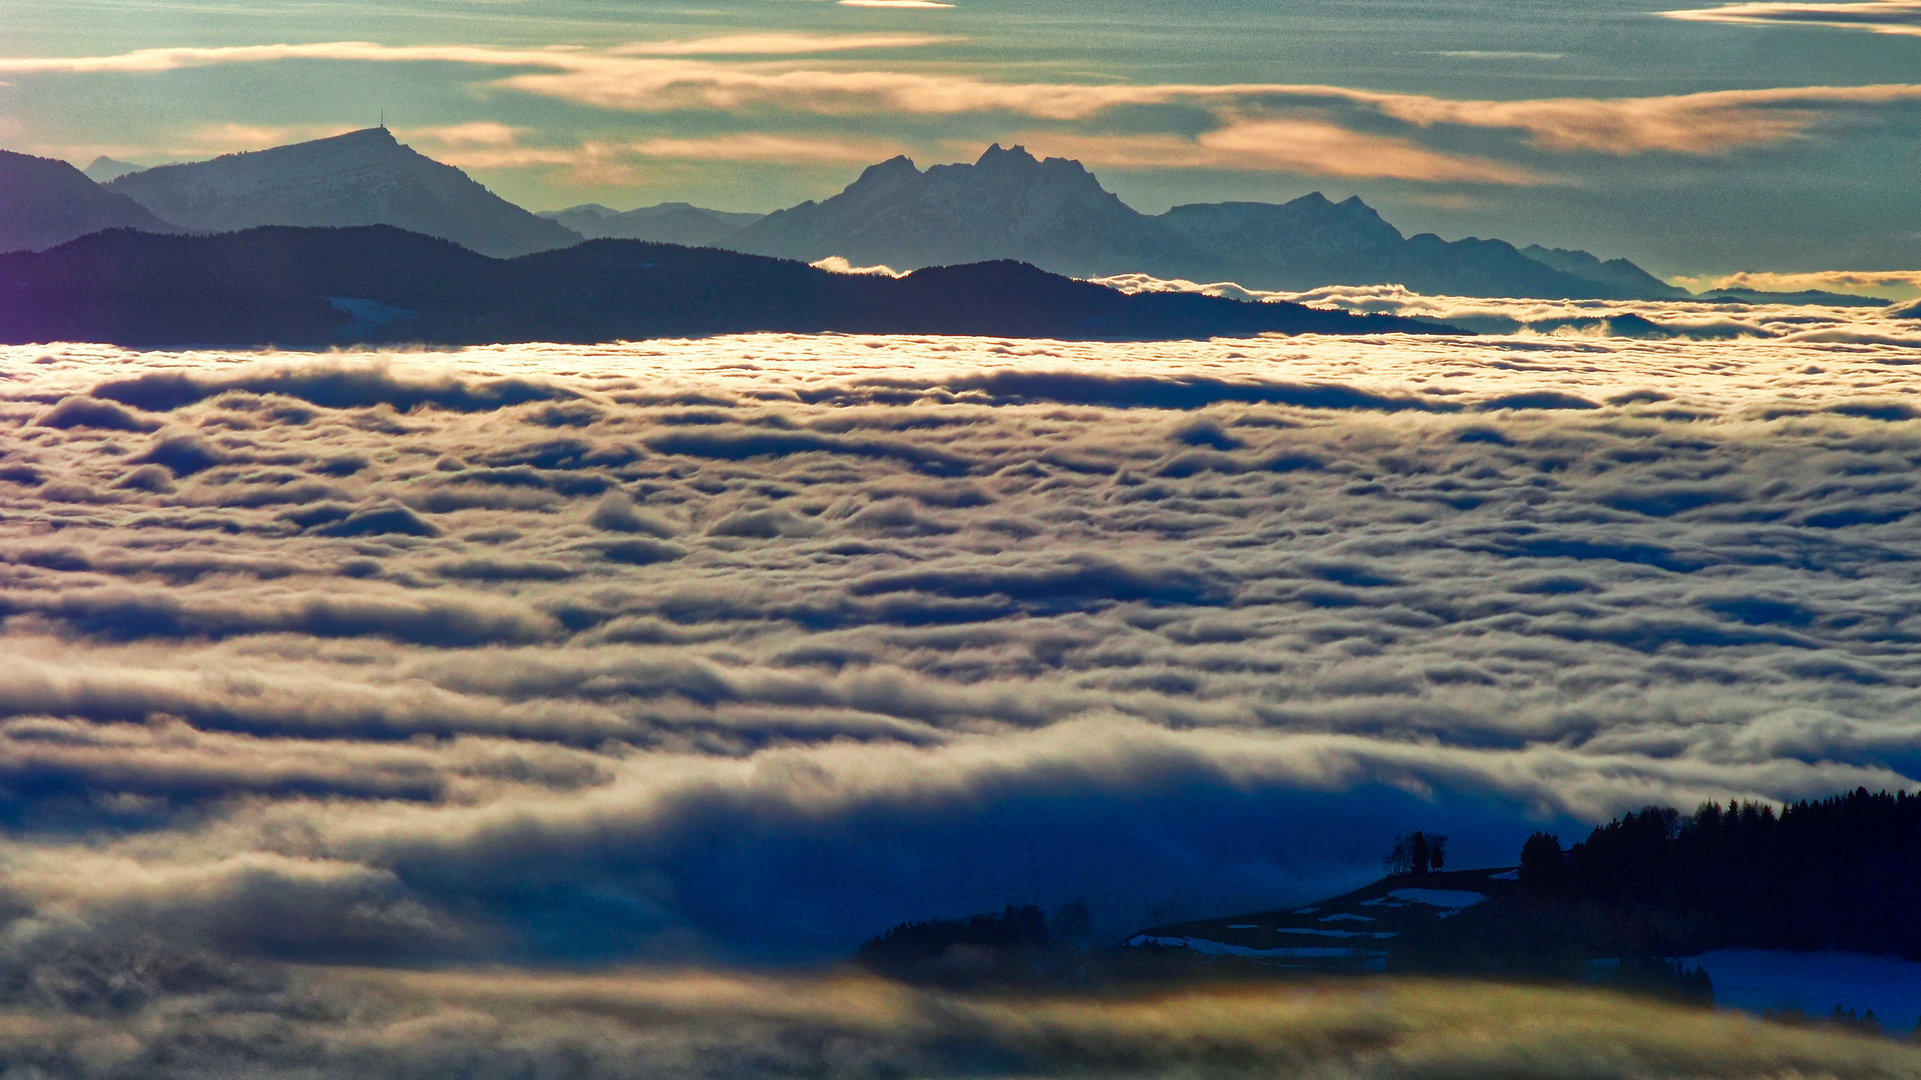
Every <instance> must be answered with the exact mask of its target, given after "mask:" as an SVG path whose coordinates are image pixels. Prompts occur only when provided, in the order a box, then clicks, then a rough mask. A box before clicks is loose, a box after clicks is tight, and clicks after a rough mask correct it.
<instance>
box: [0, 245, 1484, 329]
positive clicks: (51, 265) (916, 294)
mask: <svg viewBox="0 0 1921 1080" xmlns="http://www.w3.org/2000/svg"><path fill="white" fill-rule="evenodd" d="M753 331H776V332H786V333H821V332H827V331H839V332H844V333H871V334H978V335H987V336H997V337H1045V338H1063V339H1081V340H1110V339H1132V340H1140V339H1169V338H1207V337H1239V336H1251V335H1254V334H1261V333H1270V332H1277V333H1336V334H1343V333H1344V334H1378V333H1397V332H1398V333H1456V332H1458V331H1456V330H1454V329H1453V328H1452V327H1445V326H1441V325H1439V324H1436V323H1431V322H1420V321H1416V320H1413V319H1402V318H1396V317H1392V316H1384V315H1354V314H1351V313H1348V312H1344V311H1331V310H1324V309H1320V308H1310V307H1303V306H1301V305H1299V304H1286V303H1259V304H1257V303H1244V302H1241V301H1236V300H1227V299H1223V298H1220V297H1214V296H1203V295H1200V294H1196V293H1141V294H1138V295H1129V294H1127V293H1122V292H1119V291H1117V290H1114V289H1109V288H1107V287H1106V286H1103V285H1097V284H1094V283H1093V282H1087V281H1076V280H1074V279H1072V278H1066V277H1061V276H1059V275H1055V274H1049V273H1047V272H1045V271H1043V270H1037V269H1035V268H1034V267H1032V266H1028V265H1026V264H1024V263H1017V262H1012V261H1007V260H1002V261H998V262H986V263H976V264H972V265H968V266H954V267H936V268H931V269H926V270H921V271H918V272H916V273H913V274H909V275H907V276H906V277H902V278H894V277H890V276H886V275H873V274H837V273H832V272H830V271H827V270H821V269H818V268H815V267H812V266H808V265H806V264H804V263H799V262H793V261H790V260H784V259H772V258H767V257H765V256H759V255H744V254H741V253H739V252H733V251H723V250H720V249H717V248H691V247H683V246H679V245H672V244H649V243H644V242H641V241H637V240H589V241H586V242H584V243H581V244H577V245H575V246H573V247H569V248H564V249H559V250H552V251H543V252H538V253H536V254H532V255H524V256H521V257H519V258H516V259H493V258H489V257H487V256H485V255H480V254H477V253H475V252H473V251H470V250H468V249H466V248H464V247H461V246H459V245H457V244H454V243H452V242H450V241H446V240H440V239H435V238H433V237H428V236H422V235H420V234H418V233H411V232H406V231H403V230H401V229H396V228H393V227H391V226H385V225H376V226H358V227H352V228H341V229H331V228H297V227H284V226H276V227H264V228H258V229H248V230H245V231H243V232H237V233H222V234H218V235H213V236H167V235H156V234H153V233H145V232H138V231H135V230H132V229H116V230H110V231H106V232H99V233H93V234H91V235H89V236H84V237H81V238H80V239H78V240H73V241H70V242H68V243H66V244H63V245H61V246H59V247H56V248H53V249H51V250H48V251H43V252H15V253H13V254H9V255H0V342H5V343H10V344H26V343H33V342H47V341H99V342H110V343H113V344H119V345H127V346H134V347H160V346H171V345H194V344H220V345H266V344H277V345H283V346H305V347H311V346H323V347H324V346H329V345H342V344H350V343H356V342H397V341H398V342H419V343H428V344H444V345H467V344H487V343H504V342H522V341H555V342H580V343H587V342H603V341H620V340H636V339H643V338H659V337H695V336H703V335H709V334H725V333H747V332H753Z"/></svg>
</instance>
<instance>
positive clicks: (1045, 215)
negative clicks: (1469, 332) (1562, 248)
mask: <svg viewBox="0 0 1921 1080" xmlns="http://www.w3.org/2000/svg"><path fill="white" fill-rule="evenodd" d="M720 243H721V244H722V245H723V246H725V247H729V248H733V249H735V250H738V251H750V252H755V253H758V254H762V255H779V256H782V257H785V258H791V259H801V260H805V261H814V260H818V259H822V258H826V257H828V256H830V255H839V256H841V257H843V258H845V259H847V260H848V261H850V262H852V263H854V264H856V265H869V264H877V263H878V264H884V265H887V266H890V267H894V268H896V269H915V268H918V267H923V266H937V265H942V264H948V263H961V262H975V261H979V260H981V259H987V258H1011V259H1019V260H1021V261H1023V262H1029V263H1032V264H1034V265H1035V266H1038V267H1040V268H1042V269H1044V270H1051V271H1054V272H1055V273H1060V274H1068V275H1072V276H1075V277H1100V276H1105V275H1110V274H1123V273H1136V272H1139V273H1147V274H1152V275H1154V276H1156V277H1164V278H1187V279H1191V280H1195V281H1233V282H1237V283H1239V284H1241V285H1245V286H1247V287H1249V288H1258V289H1310V288H1315V287H1318V286H1322V285H1374V284H1401V285H1405V286H1407V287H1408V288H1410V289H1413V290H1415V291H1417V292H1427V293H1447V294H1455V295H1470V296H1524V297H1553V298H1561V297H1575V298H1596V299H1668V298H1672V297H1676V296H1685V295H1687V294H1686V293H1685V292H1683V291H1682V290H1679V289H1675V288H1673V287H1671V286H1669V285H1666V284H1665V283H1663V282H1661V281H1660V280H1659V279H1657V278H1655V277H1654V276H1653V275H1651V274H1648V273H1646V272H1645V271H1642V270H1641V269H1640V268H1639V267H1636V266H1634V265H1633V264H1632V263H1628V262H1626V261H1625V260H1617V261H1615V262H1612V263H1602V262H1601V261H1600V260H1599V259H1596V258H1595V257H1594V256H1592V255H1587V253H1585V252H1570V253H1565V254H1566V255H1568V256H1570V257H1568V258H1562V259H1558V260H1557V261H1558V262H1559V264H1560V265H1558V266H1555V265H1548V264H1547V263H1544V262H1540V261H1537V260H1535V259H1532V258H1529V257H1528V256H1527V255H1525V254H1523V253H1521V252H1520V251H1518V250H1516V249H1515V248H1514V246H1513V245H1512V244H1508V243H1506V242H1504V241H1500V240H1478V239H1471V238H1470V239H1466V240H1457V241H1453V242H1449V241H1446V240H1442V239H1441V238H1440V237H1438V236H1435V235H1434V234H1432V233H1423V234H1421V235H1419V236H1414V237H1406V236H1403V235H1402V234H1401V232H1400V230H1398V229H1396V228H1394V226H1392V225H1390V224H1388V223H1387V222H1386V221H1383V220H1382V219H1381V216H1380V215H1379V214H1378V213H1376V212H1375V211H1374V209H1373V208H1372V207H1370V206H1368V205H1367V204H1366V203H1364V202H1362V201H1361V200H1360V199H1358V198H1350V199H1347V200H1345V201H1343V202H1338V203H1336V202H1331V201H1329V200H1328V199H1327V198H1326V197H1325V196H1323V195H1321V194H1320V193H1319V192H1315V193H1313V194H1310V195H1304V196H1302V197H1301V198H1298V199H1295V200H1293V201H1292V202H1287V203H1282V204H1278V205H1277V204H1273V203H1253V202H1237V203H1202V204H1194V205H1188V206H1177V207H1174V208H1173V209H1172V210H1169V211H1168V212H1167V213H1165V214H1161V215H1158V216H1149V215H1146V214H1142V213H1140V212H1138V211H1136V210H1135V209H1133V208H1132V207H1130V206H1128V205H1127V204H1126V203H1124V202H1122V201H1121V200H1120V198H1119V197H1118V196H1116V195H1114V194H1113V193H1112V192H1109V191H1107V190H1106V189H1104V188H1102V187H1101V185H1100V181H1099V180H1098V179H1096V178H1095V176H1094V174H1092V173H1090V172H1088V171H1087V170H1086V169H1085V168H1083V167H1082V166H1081V164H1080V163H1079V162H1077V161H1070V160H1067V159H1066V158H1047V159H1046V160H1044V161H1043V160H1037V159H1036V158H1035V157H1034V156H1033V155H1032V154H1029V153H1028V152H1027V151H1026V150H1025V149H1024V148H1022V147H1019V146H1016V147H1013V148H1012V149H1002V148H1001V147H1000V146H999V145H998V144H996V145H994V146H992V147H989V148H988V150H987V152H986V153H984V154H982V155H981V157H980V160H979V161H977V162H975V163H974V164H972V165H935V166H933V167H931V168H928V169H926V170H925V171H923V170H921V169H919V168H917V167H915V165H914V163H913V162H912V161H909V160H908V159H907V158H905V157H897V158H894V159H892V160H890V161H884V162H881V163H880V164H878V165H873V166H870V167H869V168H868V169H867V170H866V171H865V172H863V173H862V174H861V175H860V178H859V179H858V180H856V181H854V182H853V183H852V184H850V185H848V187H847V189H846V190H845V191H842V192H841V193H840V194H838V195H835V196H834V197H832V198H830V199H827V200H825V201H823V202H818V203H816V202H805V203H802V204H800V205H799V206H795V207H792V208H790V209H787V210H778V211H775V212H774V213H772V214H769V215H767V216H766V217H764V218H762V219H760V220H759V221H757V222H754V223H753V224H751V225H748V226H747V227H745V228H743V229H741V230H740V231H739V232H737V233H734V234H733V235H732V236H729V237H727V238H726V239H724V240H722V241H720ZM1590 263H1591V264H1592V269H1590V266H1589V264H1590Z"/></svg>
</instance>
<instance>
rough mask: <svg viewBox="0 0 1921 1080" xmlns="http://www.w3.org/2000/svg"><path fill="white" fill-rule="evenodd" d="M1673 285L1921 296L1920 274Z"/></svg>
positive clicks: (1690, 280)
mask: <svg viewBox="0 0 1921 1080" xmlns="http://www.w3.org/2000/svg"><path fill="white" fill-rule="evenodd" d="M1674 282H1675V283H1676V284H1678V285H1680V286H1682V287H1683V288H1687V289H1692V290H1694V291H1695V292H1701V291H1703V290H1708V289H1759V290H1760V291H1762V292H1800V291H1802V290H1804V289H1820V290H1822V291H1824V292H1838V293H1854V294H1858V295H1861V296H1879V297H1881V298H1883V299H1885V300H1910V299H1913V298H1915V297H1917V296H1921V270H1892V271H1861V270H1819V271H1814V272H1811V273H1805V274H1776V273H1747V272H1744V273H1738V274H1722V275H1719V276H1715V275H1711V274H1703V275H1700V276H1698V277H1677V278H1675V279H1674Z"/></svg>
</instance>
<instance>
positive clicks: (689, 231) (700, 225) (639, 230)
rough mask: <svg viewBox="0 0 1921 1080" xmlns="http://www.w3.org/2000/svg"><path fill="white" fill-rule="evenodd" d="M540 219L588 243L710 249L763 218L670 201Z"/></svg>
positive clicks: (590, 207) (572, 210) (575, 210)
mask: <svg viewBox="0 0 1921 1080" xmlns="http://www.w3.org/2000/svg"><path fill="white" fill-rule="evenodd" d="M540 216H541V217H544V218H546V219H547V220H549V221H555V222H558V223H560V224H562V225H565V226H566V227H567V228H569V229H572V230H573V231H575V232H577V233H579V234H580V235H582V236H584V237H586V238H587V239H589V240H651V241H653V242H654V243H657V244H686V245H688V246H689V247H712V246H714V245H715V244H716V243H718V242H719V241H721V240H723V239H725V238H726V237H728V236H731V235H733V234H734V233H736V232H738V231H740V229H741V228H742V227H743V226H746V225H751V224H753V223H754V222H756V221H759V220H760V219H761V218H762V217H764V216H765V215H763V214H734V213H728V212H727V211H725V210H707V209H703V208H701V207H698V206H693V205H691V204H689V203H684V202H670V203H660V204H658V205H656V206H643V207H641V208H640V209H638V210H629V211H627V212H626V213H622V212H620V211H618V210H614V209H610V208H608V207H605V206H601V205H600V204H599V203H587V204H585V205H583V206H571V207H568V208H567V209H565V210H546V211H542V212H541V214H540Z"/></svg>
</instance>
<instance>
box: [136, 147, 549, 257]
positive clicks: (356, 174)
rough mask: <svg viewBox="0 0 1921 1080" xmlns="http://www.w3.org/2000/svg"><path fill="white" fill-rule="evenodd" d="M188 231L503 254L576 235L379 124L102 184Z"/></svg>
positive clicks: (539, 248)
mask: <svg viewBox="0 0 1921 1080" xmlns="http://www.w3.org/2000/svg"><path fill="white" fill-rule="evenodd" d="M107 187H108V189H109V190H111V191H116V192H119V193H121V194H123V195H126V196H128V197H129V198H131V199H133V200H134V201H135V202H138V203H140V204H141V205H142V206H145V207H146V208H147V209H149V210H151V211H153V212H154V213H155V214H158V215H160V216H161V217H163V218H166V219H167V220H169V221H173V222H176V223H178V224H180V225H182V226H185V227H186V228H189V229H194V230H201V231H206V232H230V231H233V230H236V229H249V228H254V227H256V226H261V225H307V226H347V225H392V226H395V227H396V228H401V229H406V230H408V231H410V232H417V233H424V234H425V235H428V236H437V237H440V238H441V239H444V240H452V241H453V242H454V243H456V244H459V245H461V246H462V247H466V248H470V249H472V250H474V251H478V252H480V253H481V254H483V255H492V256H496V257H500V258H511V257H513V256H515V255H525V254H528V253H529V252H534V251H545V250H547V249H549V248H557V247H566V246H568V245H570V244H576V243H579V242H580V239H581V237H580V234H579V233H576V232H574V231H573V230H571V229H568V228H566V227H565V226H562V225H559V224H556V223H554V222H552V221H548V220H546V219H544V218H541V217H537V216H535V215H534V214H531V213H529V212H528V211H526V210H523V209H521V208H520V207H518V206H515V205H514V204H513V203H510V202H508V201H507V200H505V199H502V198H501V197H499V196H498V195H495V194H494V193H493V192H491V191H488V190H487V189H486V188H484V187H482V186H481V185H480V184H478V183H475V182H474V181H473V180H472V179H471V178H469V177H468V176H467V174H466V173H463V172H461V171H460V170H459V169H456V168H454V167H453V166H451V165H442V164H441V163H439V162H437V161H434V160H433V159H432V158H429V157H426V156H424V155H422V154H419V153H417V152H415V151H414V150H412V149H410V148H409V147H406V146H403V145H401V144H400V143H399V142H397V141H396V140H395V139H394V137H393V135H392V133H390V132H389V131H387V129H385V128H369V129H367V130H365V131H355V132H350V133H349V134H346V135H337V136H335V137H333V138H331V139H318V140H315V141H313V142H305V143H298V144H295V145H292V146H278V147H274V148H273V149H271V150H259V151H255V152H253V153H246V154H228V155H226V156H224V157H218V158H215V159H213V160H212V161H202V162H196V163H193V164H188V165H163V166H161V167H159V168H154V169H145V170H142V171H140V172H137V173H132V174H129V175H127V176H123V177H120V178H119V179H117V180H115V181H113V182H112V183H111V184H109V185H107Z"/></svg>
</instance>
